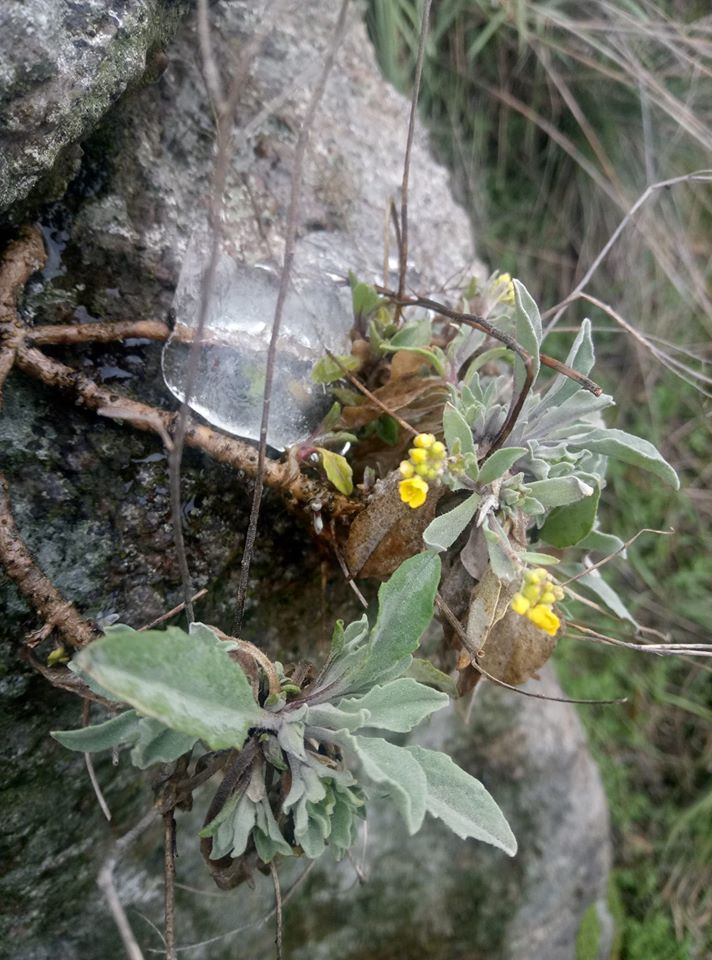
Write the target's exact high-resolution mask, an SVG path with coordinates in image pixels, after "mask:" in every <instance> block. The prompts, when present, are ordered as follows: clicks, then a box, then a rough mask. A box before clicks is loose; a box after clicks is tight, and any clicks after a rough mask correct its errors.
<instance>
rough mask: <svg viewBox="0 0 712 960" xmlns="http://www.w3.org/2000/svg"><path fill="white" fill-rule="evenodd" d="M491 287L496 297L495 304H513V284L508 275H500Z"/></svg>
mask: <svg viewBox="0 0 712 960" xmlns="http://www.w3.org/2000/svg"><path fill="white" fill-rule="evenodd" d="M492 287H493V290H494V293H495V294H496V296H497V301H496V302H497V303H506V304H512V305H513V304H514V301H515V296H514V284H513V283H512V277H511V275H510V274H509V273H500V275H499V276H498V277H497V278H496V280H495V281H494V283H493V284H492Z"/></svg>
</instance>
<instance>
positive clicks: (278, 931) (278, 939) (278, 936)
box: [269, 860, 284, 960]
mask: <svg viewBox="0 0 712 960" xmlns="http://www.w3.org/2000/svg"><path fill="white" fill-rule="evenodd" d="M269 872H270V873H271V874H272V884H273V885H274V904H275V912H276V914H277V919H276V925H275V933H274V945H275V950H276V953H275V956H276V960H283V957H284V954H283V952H282V933H283V924H282V890H281V888H280V886H279V874H278V873H277V864H276V863H275V862H274V860H271V861H270V865H269Z"/></svg>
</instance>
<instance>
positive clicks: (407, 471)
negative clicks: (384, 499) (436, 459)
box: [398, 460, 415, 480]
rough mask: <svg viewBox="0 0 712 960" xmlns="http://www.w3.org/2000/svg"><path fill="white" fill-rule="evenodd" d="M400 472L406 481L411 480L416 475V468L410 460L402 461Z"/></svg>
mask: <svg viewBox="0 0 712 960" xmlns="http://www.w3.org/2000/svg"><path fill="white" fill-rule="evenodd" d="M398 470H399V471H400V475H401V476H402V477H403V479H404V480H410V478H411V477H412V476H413V474H414V473H415V468H414V466H413V464H412V463H411V462H410V460H401V462H400V466H399V467H398Z"/></svg>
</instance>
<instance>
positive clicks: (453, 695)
mask: <svg viewBox="0 0 712 960" xmlns="http://www.w3.org/2000/svg"><path fill="white" fill-rule="evenodd" d="M406 676H408V677H411V678H412V679H413V680H417V681H418V683H424V684H426V685H427V686H429V687H434V688H435V689H436V690H441V691H442V692H443V693H446V694H447V695H448V697H450V699H451V700H455V699H457V696H458V693H457V684H456V683H455V681H454V680H453V679H452V677H451V676H449V675H448V674H447V673H443V671H442V670H438V668H437V667H435V666H433V664H432V663H431V662H430V660H422V659H421V658H419V657H415V658H414V659H413V662H412V663H411V665H410V667H409V668H408V673H407V674H406Z"/></svg>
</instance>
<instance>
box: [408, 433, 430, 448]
mask: <svg viewBox="0 0 712 960" xmlns="http://www.w3.org/2000/svg"><path fill="white" fill-rule="evenodd" d="M434 443H435V437H434V436H433V435H432V433H419V434H418V436H417V437H415V438H414V439H413V445H414V446H416V447H421V448H422V449H424V450H426V449H427V448H428V447H432V445H433V444H434Z"/></svg>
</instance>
